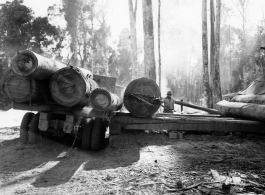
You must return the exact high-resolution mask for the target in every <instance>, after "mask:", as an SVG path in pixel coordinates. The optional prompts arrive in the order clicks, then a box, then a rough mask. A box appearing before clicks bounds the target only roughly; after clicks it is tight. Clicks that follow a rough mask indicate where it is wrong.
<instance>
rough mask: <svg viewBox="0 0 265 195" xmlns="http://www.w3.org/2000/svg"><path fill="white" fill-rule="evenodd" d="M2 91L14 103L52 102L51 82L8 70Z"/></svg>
mask: <svg viewBox="0 0 265 195" xmlns="http://www.w3.org/2000/svg"><path fill="white" fill-rule="evenodd" d="M2 91H3V92H4V94H5V95H6V96H7V97H8V98H9V99H10V100H12V101H13V102H48V101H51V96H50V92H49V82H48V81H43V80H35V79H32V78H30V77H24V76H20V75H17V74H16V73H14V72H13V71H12V70H8V71H7V72H6V74H5V76H4V79H3V84H2Z"/></svg>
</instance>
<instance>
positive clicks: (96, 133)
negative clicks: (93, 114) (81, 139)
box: [91, 118, 106, 150]
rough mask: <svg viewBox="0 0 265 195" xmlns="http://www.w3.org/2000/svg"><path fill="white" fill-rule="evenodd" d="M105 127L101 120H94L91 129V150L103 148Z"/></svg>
mask: <svg viewBox="0 0 265 195" xmlns="http://www.w3.org/2000/svg"><path fill="white" fill-rule="evenodd" d="M105 131H106V125H104V123H103V120H102V119H99V118H96V119H95V121H94V124H93V128H92V135H91V150H100V149H102V148H103V146H104V141H105Z"/></svg>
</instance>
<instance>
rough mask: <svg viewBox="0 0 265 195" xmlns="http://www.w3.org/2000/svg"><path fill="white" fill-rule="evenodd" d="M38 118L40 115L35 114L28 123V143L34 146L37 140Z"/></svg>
mask: <svg viewBox="0 0 265 195" xmlns="http://www.w3.org/2000/svg"><path fill="white" fill-rule="evenodd" d="M39 117H40V114H39V113H38V114H35V115H34V116H33V117H32V119H31V122H30V125H29V143H30V144H36V143H37V142H38V140H39V139H38V138H39V127H38V126H39Z"/></svg>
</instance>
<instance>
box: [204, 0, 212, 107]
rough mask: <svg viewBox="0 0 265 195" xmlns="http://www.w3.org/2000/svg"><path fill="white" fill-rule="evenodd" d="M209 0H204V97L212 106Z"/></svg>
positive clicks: (207, 103) (209, 105) (207, 104)
mask: <svg viewBox="0 0 265 195" xmlns="http://www.w3.org/2000/svg"><path fill="white" fill-rule="evenodd" d="M207 35H208V33H207V0H202V52H203V57H202V58H203V99H204V100H205V103H204V104H206V106H207V107H208V108H212V91H211V88H210V85H209V70H208V42H207Z"/></svg>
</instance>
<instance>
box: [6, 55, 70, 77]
mask: <svg viewBox="0 0 265 195" xmlns="http://www.w3.org/2000/svg"><path fill="white" fill-rule="evenodd" d="M11 65H12V69H13V71H14V72H15V73H17V74H18V75H20V76H29V75H30V76H31V77H32V78H34V79H39V80H47V79H49V78H50V77H51V76H52V74H53V73H55V72H56V71H57V70H59V69H61V68H64V67H66V65H65V64H63V63H61V62H58V61H56V60H53V59H49V58H46V57H44V56H42V55H39V54H37V53H34V52H32V51H29V50H23V51H19V52H17V53H16V54H15V55H14V56H13V58H12V60H11Z"/></svg>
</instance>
